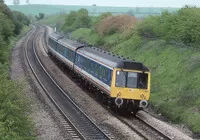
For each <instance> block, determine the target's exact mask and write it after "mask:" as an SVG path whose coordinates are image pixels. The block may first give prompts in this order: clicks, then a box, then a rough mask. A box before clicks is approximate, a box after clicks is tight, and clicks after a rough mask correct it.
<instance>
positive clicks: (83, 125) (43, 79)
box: [24, 26, 112, 140]
mask: <svg viewBox="0 0 200 140" xmlns="http://www.w3.org/2000/svg"><path fill="white" fill-rule="evenodd" d="M39 31H40V27H39V26H35V27H33V29H32V32H31V33H30V34H29V36H28V38H27V41H26V45H25V47H24V52H25V57H26V59H27V62H28V65H29V67H30V69H31V71H32V73H33V74H34V76H35V78H36V79H37V81H38V83H39V84H40V85H41V87H42V88H43V90H44V91H45V93H46V94H47V96H48V97H49V98H50V100H51V101H52V103H53V104H54V105H55V106H56V108H57V109H58V110H59V112H60V113H61V114H62V116H63V117H64V118H65V122H63V125H64V127H65V128H66V130H67V132H68V133H69V134H70V135H71V137H72V139H77V140H78V139H81V140H84V139H90V140H96V139H99V140H108V139H112V138H111V137H109V136H108V134H106V132H103V131H102V130H101V129H100V128H99V127H98V126H97V125H96V124H95V123H94V122H93V121H92V120H91V119H90V118H89V117H88V116H87V115H86V114H85V113H84V112H83V111H82V110H81V109H80V108H79V107H78V106H77V105H76V104H75V103H74V102H73V101H72V100H71V99H70V97H69V96H68V95H67V93H65V92H64V91H63V90H62V88H61V87H60V86H59V85H58V84H57V83H56V82H55V81H54V80H53V78H52V77H51V76H50V74H48V72H47V71H46V69H45V67H44V66H43V65H42V63H41V62H40V60H39V58H38V56H37V53H36V51H35V47H36V46H37V45H36V44H35V43H36V39H37V36H38V34H39Z"/></svg>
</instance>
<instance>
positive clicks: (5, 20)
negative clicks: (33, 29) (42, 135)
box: [0, 0, 35, 140]
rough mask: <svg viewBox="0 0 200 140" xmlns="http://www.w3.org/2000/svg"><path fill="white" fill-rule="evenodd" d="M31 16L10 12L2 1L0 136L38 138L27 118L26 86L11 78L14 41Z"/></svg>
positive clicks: (0, 16)
mask: <svg viewBox="0 0 200 140" xmlns="http://www.w3.org/2000/svg"><path fill="white" fill-rule="evenodd" d="M29 23H30V21H29V19H28V18H27V17H26V16H25V15H24V14H23V13H21V12H17V11H10V10H9V8H8V7H7V5H5V4H4V1H2V0H1V1H0V79H1V80H0V139H2V140H11V139H13V140H22V139H23V140H25V139H27V140H32V139H35V134H34V131H33V123H32V122H31V121H30V118H29V117H28V112H29V111H30V108H28V101H27V99H26V98H25V96H24V93H23V86H22V85H21V84H19V83H17V82H15V81H12V80H10V78H9V61H8V57H9V55H10V52H11V48H12V45H13V43H14V41H13V40H16V37H17V36H18V35H19V34H20V32H21V31H22V29H23V28H24V27H25V26H28V25H29Z"/></svg>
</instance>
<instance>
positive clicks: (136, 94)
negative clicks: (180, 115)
mask: <svg viewBox="0 0 200 140" xmlns="http://www.w3.org/2000/svg"><path fill="white" fill-rule="evenodd" d="M48 53H50V54H51V55H53V56H54V57H56V58H57V59H58V60H59V61H61V62H62V63H64V64H65V65H67V66H68V67H69V68H70V69H71V70H72V71H74V72H75V73H76V74H77V75H81V77H83V78H84V79H85V81H86V82H89V83H90V84H92V85H93V86H95V87H97V88H98V89H100V90H101V92H100V93H99V94H103V95H104V96H105V95H106V96H107V99H108V100H109V102H111V103H110V104H111V105H112V106H115V107H116V108H120V109H124V110H129V111H132V112H136V111H138V109H140V108H144V107H146V106H147V104H148V102H147V101H148V100H149V96H150V71H149V69H148V68H147V67H146V66H144V65H143V64H142V63H139V62H135V61H133V60H129V59H127V58H124V57H120V56H118V55H115V54H113V53H110V52H107V51H104V50H102V49H99V48H95V47H91V46H88V45H83V44H81V43H79V42H77V41H74V40H71V39H68V38H65V37H63V36H60V35H58V34H56V33H53V34H51V35H49V37H48Z"/></svg>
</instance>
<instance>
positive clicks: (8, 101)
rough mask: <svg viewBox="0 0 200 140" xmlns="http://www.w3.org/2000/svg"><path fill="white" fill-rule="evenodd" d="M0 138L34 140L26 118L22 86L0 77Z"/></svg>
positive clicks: (30, 125) (5, 77)
mask: <svg viewBox="0 0 200 140" xmlns="http://www.w3.org/2000/svg"><path fill="white" fill-rule="evenodd" d="M0 79H1V80H0V108H1V109H0V137H1V138H3V139H5V140H6V139H7V140H9V139H24V140H25V139H27V140H29V139H34V134H33V133H31V132H33V130H32V128H33V125H32V123H30V120H29V118H28V117H27V110H28V106H27V101H26V98H25V96H24V95H23V91H22V86H20V85H19V84H17V83H16V82H13V81H11V80H8V78H7V76H6V75H0Z"/></svg>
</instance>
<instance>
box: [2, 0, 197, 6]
mask: <svg viewBox="0 0 200 140" xmlns="http://www.w3.org/2000/svg"><path fill="white" fill-rule="evenodd" d="M4 1H5V3H6V4H8V5H12V2H13V0H4ZM25 1H26V0H20V4H26V3H25ZM29 1H30V3H31V4H51V5H93V4H96V5H97V6H120V7H183V6H184V5H193V6H194V5H196V6H198V7H200V0H29Z"/></svg>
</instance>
